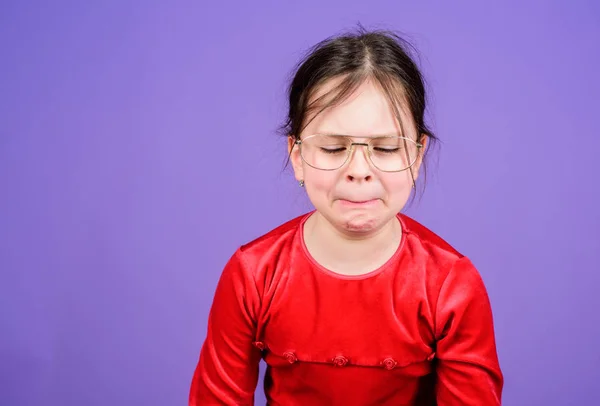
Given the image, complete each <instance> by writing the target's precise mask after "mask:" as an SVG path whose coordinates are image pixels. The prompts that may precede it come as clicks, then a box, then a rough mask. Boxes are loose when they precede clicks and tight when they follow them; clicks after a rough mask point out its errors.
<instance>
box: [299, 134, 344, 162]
mask: <svg viewBox="0 0 600 406" xmlns="http://www.w3.org/2000/svg"><path fill="white" fill-rule="evenodd" d="M301 151H302V159H304V161H305V162H306V163H307V164H308V165H310V166H312V167H314V168H317V169H324V170H333V169H337V168H339V167H341V166H342V165H344V163H345V162H346V159H348V154H349V152H350V142H349V140H348V138H346V137H340V136H334V135H313V136H310V137H306V138H305V139H304V140H303V141H302V148H301Z"/></svg>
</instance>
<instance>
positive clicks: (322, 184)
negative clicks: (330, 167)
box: [304, 167, 338, 197]
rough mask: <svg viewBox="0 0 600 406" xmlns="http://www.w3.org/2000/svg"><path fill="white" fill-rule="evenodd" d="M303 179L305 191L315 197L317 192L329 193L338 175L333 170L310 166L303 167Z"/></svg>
mask: <svg viewBox="0 0 600 406" xmlns="http://www.w3.org/2000/svg"><path fill="white" fill-rule="evenodd" d="M304 181H305V182H306V190H307V192H309V194H312V195H314V196H315V197H316V195H317V194H318V195H323V194H329V193H330V192H331V191H332V190H334V189H335V185H336V184H337V181H338V177H337V173H336V172H335V171H331V172H329V171H319V170H317V169H314V168H311V167H305V168H304Z"/></svg>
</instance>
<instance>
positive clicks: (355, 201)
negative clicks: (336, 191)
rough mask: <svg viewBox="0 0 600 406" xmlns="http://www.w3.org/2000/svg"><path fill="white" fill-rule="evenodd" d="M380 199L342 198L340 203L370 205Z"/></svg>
mask: <svg viewBox="0 0 600 406" xmlns="http://www.w3.org/2000/svg"><path fill="white" fill-rule="evenodd" d="M378 200H379V199H368V200H348V199H340V203H342V204H343V205H347V206H369V205H372V204H374V203H377V201H378Z"/></svg>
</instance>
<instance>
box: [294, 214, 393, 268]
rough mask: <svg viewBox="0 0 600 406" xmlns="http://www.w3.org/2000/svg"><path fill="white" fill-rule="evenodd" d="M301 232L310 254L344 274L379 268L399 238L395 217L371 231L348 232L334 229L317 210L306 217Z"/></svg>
mask: <svg viewBox="0 0 600 406" xmlns="http://www.w3.org/2000/svg"><path fill="white" fill-rule="evenodd" d="M303 232H304V241H305V243H306V247H307V249H308V251H309V253H310V254H311V256H312V257H313V258H314V259H315V260H316V261H317V262H318V263H319V264H321V265H322V266H324V267H325V268H327V269H329V270H331V271H333V272H336V273H340V274H345V275H360V274H365V273H368V272H371V271H374V270H375V269H377V268H379V267H380V266H382V265H383V264H385V263H386V262H387V261H388V260H389V259H390V258H391V257H392V256H393V255H394V253H395V252H396V250H397V249H398V246H399V244H400V240H401V237H402V227H401V226H400V223H399V222H398V220H397V219H396V217H394V218H393V219H392V221H389V222H388V223H386V224H385V225H383V226H382V227H381V228H380V229H378V230H374V231H373V232H372V233H368V234H349V233H345V232H343V231H341V230H338V229H337V228H335V227H334V226H333V225H332V224H331V223H329V221H327V220H326V219H325V218H324V217H323V216H321V215H320V214H319V212H315V213H314V214H313V215H312V216H310V217H309V218H308V219H307V221H306V223H305V225H304V231H303Z"/></svg>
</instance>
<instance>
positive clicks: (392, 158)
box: [370, 137, 418, 172]
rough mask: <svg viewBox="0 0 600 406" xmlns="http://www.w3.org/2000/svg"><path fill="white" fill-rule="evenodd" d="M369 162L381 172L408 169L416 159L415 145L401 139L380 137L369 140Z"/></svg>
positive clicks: (416, 150)
mask: <svg viewBox="0 0 600 406" xmlns="http://www.w3.org/2000/svg"><path fill="white" fill-rule="evenodd" d="M370 150H371V151H370V152H371V160H372V162H373V165H375V166H376V167H377V168H379V169H380V170H382V171H386V172H397V171H403V170H405V169H408V168H409V167H410V166H411V165H412V164H414V162H415V161H416V159H417V156H418V155H417V154H418V148H417V144H416V143H415V142H414V141H413V140H411V139H409V138H403V137H381V138H374V139H373V140H371V148H370Z"/></svg>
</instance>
